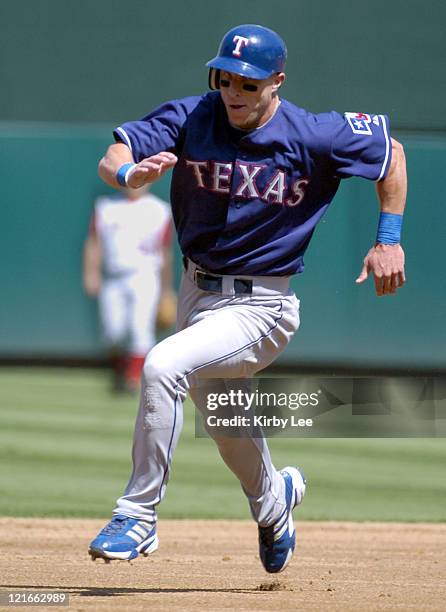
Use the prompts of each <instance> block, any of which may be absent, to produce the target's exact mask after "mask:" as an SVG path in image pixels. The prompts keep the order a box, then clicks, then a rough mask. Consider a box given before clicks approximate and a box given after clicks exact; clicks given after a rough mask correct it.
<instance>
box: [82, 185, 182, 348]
mask: <svg viewBox="0 0 446 612" xmlns="http://www.w3.org/2000/svg"><path fill="white" fill-rule="evenodd" d="M92 226H93V228H92V231H96V232H97V234H98V236H99V237H100V240H101V246H102V261H103V283H102V287H101V291H100V294H99V309H100V317H101V323H102V327H103V332H104V337H105V340H106V342H107V344H108V345H109V346H118V347H122V348H125V349H126V350H127V351H128V352H129V353H130V354H135V355H146V354H147V352H148V351H149V350H150V348H151V347H152V346H153V345H154V344H155V320H156V314H157V306H158V301H159V296H160V267H161V262H162V257H161V249H162V247H163V246H164V245H166V244H168V243H169V242H170V235H171V215H170V209H169V207H168V205H167V204H166V203H165V202H163V200H161V199H160V198H158V197H157V196H155V195H153V194H150V193H148V194H144V195H143V196H142V197H141V198H139V199H138V200H130V199H127V198H126V197H125V196H124V195H122V194H117V195H113V196H110V197H100V198H98V200H97V201H96V203H95V211H94V222H93V224H92Z"/></svg>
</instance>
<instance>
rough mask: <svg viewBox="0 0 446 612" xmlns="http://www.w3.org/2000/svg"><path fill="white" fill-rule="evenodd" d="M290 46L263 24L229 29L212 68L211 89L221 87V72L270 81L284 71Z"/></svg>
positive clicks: (210, 64) (210, 74)
mask: <svg viewBox="0 0 446 612" xmlns="http://www.w3.org/2000/svg"><path fill="white" fill-rule="evenodd" d="M286 56H287V50H286V45H285V43H284V41H283V40H282V39H281V38H280V36H279V35H278V34H276V32H273V30H269V29H268V28H264V27H263V26H260V25H253V24H247V25H240V26H237V27H236V28H232V30H229V32H227V33H226V34H225V35H224V36H223V40H222V41H221V43H220V47H219V48H218V53H217V55H216V56H215V57H214V59H211V60H210V61H209V62H208V63H207V64H206V66H208V67H209V87H210V88H211V89H219V88H220V70H225V71H226V72H233V73H235V74H240V75H241V76H244V77H246V78H248V79H267V78H268V77H270V76H271V75H272V74H274V73H275V72H283V70H284V68H285V61H286Z"/></svg>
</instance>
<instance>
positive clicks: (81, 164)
mask: <svg viewBox="0 0 446 612" xmlns="http://www.w3.org/2000/svg"><path fill="white" fill-rule="evenodd" d="M445 22H446V3H444V2H442V1H441V0H427V2H426V1H422V0H392V1H391V2H389V1H388V0H375V1H374V2H373V3H372V4H368V5H358V3H357V2H354V0H338V1H337V2H334V3H333V2H327V1H326V0H298V1H297V0H276V1H275V2H274V3H271V2H270V0H245V1H244V2H242V3H241V2H239V0H224V1H223V2H221V1H219V2H216V1H210V0H191V1H190V2H184V1H183V0H171V2H169V3H167V4H166V3H164V4H161V3H157V2H153V1H152V0H127V2H126V3H125V4H123V3H122V2H120V1H119V0H95V1H94V2H92V1H91V0H76V1H74V0H39V2H33V1H32V0H15V2H13V3H11V2H6V1H4V2H0V57H1V58H2V60H3V61H1V62H0V84H1V85H0V87H1V102H0V178H1V183H0V184H1V190H2V191H1V201H2V213H3V214H2V217H1V224H0V227H1V230H0V232H1V246H2V258H1V262H2V264H1V265H2V279H3V284H2V290H1V300H0V357H6V358H21V357H31V356H42V357H49V358H51V357H56V358H57V357H65V358H66V357H69V358H77V357H92V358H95V357H96V356H98V355H100V344H99V335H98V328H97V320H96V309H95V304H94V303H92V302H91V301H89V300H87V299H86V298H85V297H84V295H83V293H82V289H81V277H80V272H81V248H82V242H83V239H84V236H85V233H86V230H87V226H88V219H89V215H90V211H91V206H92V202H93V200H94V198H95V196H97V195H98V194H99V193H103V192H104V185H103V184H101V183H100V181H99V179H98V178H97V175H96V167H97V161H98V159H99V157H100V156H101V154H102V153H103V151H104V149H105V147H106V145H107V144H108V143H109V142H110V140H111V129H112V127H114V126H115V125H118V124H120V123H121V122H123V121H125V120H127V119H134V118H138V117H140V116H142V115H144V114H145V113H146V112H148V111H149V110H151V109H152V108H153V107H154V106H155V105H157V104H158V103H160V102H162V101H164V100H166V99H171V98H175V97H181V96H184V95H191V94H199V93H201V92H203V91H204V90H205V89H206V81H207V69H206V68H205V65H204V64H205V62H206V61H207V60H208V59H210V58H211V57H213V55H214V54H215V52H216V49H217V45H218V42H219V41H220V39H221V37H222V35H223V33H224V32H226V31H227V30H228V29H229V28H230V27H233V26H234V25H236V24H239V23H260V24H263V25H266V26H269V27H271V28H273V29H275V30H277V31H278V32H279V33H280V34H282V36H283V37H284V38H285V40H286V42H287V46H288V64H287V80H286V82H285V85H284V87H283V90H282V93H283V96H284V97H286V98H288V99H290V100H291V101H293V102H295V103H296V104H298V105H299V106H303V107H305V108H308V109H309V110H311V111H313V112H319V111H325V110H330V109H335V110H337V111H339V112H344V111H362V112H370V113H386V114H388V115H389V117H390V121H391V127H392V134H393V135H396V136H397V137H399V138H400V139H401V140H402V142H403V143H404V144H405V146H406V152H407V159H408V168H409V199H408V209H407V214H406V217H405V224H404V244H405V247H406V251H407V273H408V283H407V286H406V287H405V288H404V290H403V291H401V292H399V293H398V294H397V295H396V296H393V297H391V298H384V299H377V298H376V297H375V296H374V293H373V288H372V286H371V285H372V284H371V283H370V282H369V283H368V285H367V286H362V287H357V286H355V284H354V279H355V277H356V275H357V274H358V272H359V270H360V268H361V261H362V258H363V256H364V255H365V253H366V251H367V249H368V248H369V246H370V244H371V243H372V242H373V240H374V237H375V228H376V219H377V205H376V201H375V197H374V193H373V191H374V190H373V185H371V184H367V183H365V182H362V181H360V180H356V179H351V180H349V181H347V182H345V183H344V184H343V185H342V187H341V189H340V192H339V194H338V196H337V198H336V201H335V204H334V205H333V206H332V208H331V209H330V210H329V212H328V214H327V216H326V218H324V220H323V222H322V223H321V224H320V226H319V227H318V229H317V232H316V235H315V237H314V239H313V242H312V244H311V247H310V249H309V251H308V254H307V258H306V263H307V272H306V273H304V274H303V275H301V276H300V277H298V278H296V279H295V281H294V282H293V286H294V288H295V290H296V292H297V294H298V295H299V297H300V298H301V300H302V312H301V314H302V326H301V330H300V331H299V333H298V334H297V335H296V337H295V339H294V341H293V343H292V345H291V346H290V347H289V349H288V350H287V352H286V353H285V354H284V356H283V358H282V363H285V362H291V363H296V362H298V363H300V364H305V365H315V366H316V367H317V366H319V365H320V364H322V363H324V364H327V363H329V364H330V363H332V364H339V365H347V366H352V365H354V366H363V367H364V366H365V367H367V366H368V365H370V364H371V365H373V366H375V367H388V366H391V367H398V368H406V367H409V368H438V367H439V368H444V367H445V349H444V347H445V346H446V326H445V324H444V318H445V317H444V312H445V310H446V308H445V301H446V300H445V297H446V287H445V282H446V281H445V276H446V275H445V273H444V268H443V259H444V257H443V248H442V247H443V236H444V227H445V225H446V223H445V221H446V212H445V206H444V203H445V201H446V198H445V195H446V194H445V187H444V178H443V177H444V168H445V162H446V113H444V100H445V98H446V80H445V78H444V74H445V71H444V63H445V59H446V37H445V36H444V23H445ZM153 190H154V192H155V193H158V194H159V195H161V196H162V197H167V194H168V179H167V178H166V179H164V180H163V181H162V182H161V183H159V184H157V185H155V186H154V188H153ZM176 263H177V282H178V276H179V273H180V265H179V257H178V251H177V262H176Z"/></svg>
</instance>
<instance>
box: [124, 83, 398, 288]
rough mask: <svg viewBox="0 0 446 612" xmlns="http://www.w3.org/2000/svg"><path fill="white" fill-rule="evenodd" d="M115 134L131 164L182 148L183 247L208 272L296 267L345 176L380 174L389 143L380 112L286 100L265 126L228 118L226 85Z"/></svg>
mask: <svg viewBox="0 0 446 612" xmlns="http://www.w3.org/2000/svg"><path fill="white" fill-rule="evenodd" d="M114 135H115V139H116V140H118V141H122V142H124V143H126V144H127V145H128V146H129V147H130V149H131V151H132V154H133V158H134V160H135V162H140V161H141V160H142V159H144V158H146V157H149V156H151V155H154V154H156V153H159V152H160V151H170V152H172V153H175V155H177V156H178V163H177V164H176V166H175V168H174V170H173V173H172V183H171V198H170V199H171V203H172V211H173V217H174V221H175V225H176V229H177V232H178V240H179V243H180V247H181V249H182V251H183V254H184V255H186V256H187V257H190V258H191V259H192V260H193V261H195V263H196V264H198V265H199V266H201V267H203V268H204V269H206V270H209V271H211V272H216V273H220V274H238V275H250V276H259V275H266V276H270V275H274V276H281V275H287V276H288V275H292V274H295V273H298V272H302V270H303V267H304V266H303V255H304V253H305V250H306V248H307V246H308V244H309V242H310V239H311V236H312V234H313V231H314V229H315V227H316V224H317V223H318V221H319V220H320V219H321V217H322V216H323V214H324V213H325V211H326V210H327V207H328V206H329V204H330V202H331V201H332V200H333V197H334V195H335V193H336V191H337V189H338V186H339V183H340V180H341V179H342V178H348V177H351V176H360V177H364V178H367V179H371V180H375V181H378V180H380V179H382V178H383V177H384V176H385V175H386V172H387V170H388V168H389V164H390V158H391V146H390V137H389V127H388V119H387V117H386V116H384V115H368V114H365V113H345V115H340V114H339V113H336V112H329V113H321V114H312V113H309V112H307V111H305V110H303V109H301V108H298V107H296V106H295V105H293V104H291V103H290V102H288V101H286V100H283V99H282V100H281V103H280V105H279V107H278V109H277V111H276V113H275V114H274V116H273V117H272V118H271V119H270V120H269V121H268V122H267V123H265V124H264V125H262V126H261V127H259V128H257V129H254V130H251V131H243V130H238V129H235V128H233V127H231V125H230V124H229V122H228V119H227V115H226V110H225V107H224V104H223V101H222V99H221V96H220V92H218V91H216V92H211V93H208V94H206V95H204V96H197V97H189V98H183V99H181V100H174V101H171V102H167V103H166V104H163V105H161V106H160V107H158V108H157V109H156V110H154V111H153V112H152V113H150V114H149V115H147V116H146V117H144V118H143V119H141V120H140V121H131V122H129V123H125V124H123V125H122V126H121V127H119V128H117V129H116V130H115V132H114Z"/></svg>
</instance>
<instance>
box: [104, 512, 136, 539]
mask: <svg viewBox="0 0 446 612" xmlns="http://www.w3.org/2000/svg"><path fill="white" fill-rule="evenodd" d="M131 520H133V519H131V518H130V517H129V516H117V517H116V518H114V519H113V520H111V521H110V522H109V524H108V525H106V526H105V527H104V529H103V530H102V534H103V535H115V534H117V533H119V532H121V531H124V530H125V529H126V527H127V524H128V522H129V521H131Z"/></svg>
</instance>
